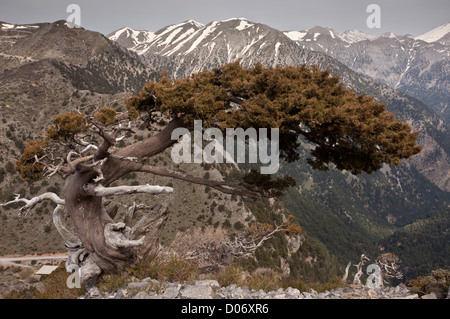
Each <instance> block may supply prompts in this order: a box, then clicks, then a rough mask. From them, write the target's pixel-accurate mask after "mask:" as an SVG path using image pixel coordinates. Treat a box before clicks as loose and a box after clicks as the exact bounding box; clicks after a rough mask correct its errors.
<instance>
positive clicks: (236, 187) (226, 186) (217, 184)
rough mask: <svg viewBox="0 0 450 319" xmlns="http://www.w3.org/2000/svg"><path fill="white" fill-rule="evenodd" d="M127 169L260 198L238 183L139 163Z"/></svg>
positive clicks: (250, 198)
mask: <svg viewBox="0 0 450 319" xmlns="http://www.w3.org/2000/svg"><path fill="white" fill-rule="evenodd" d="M129 168H130V169H131V171H137V172H145V173H151V174H154V175H159V176H166V177H171V178H175V179H179V180H183V181H186V182H190V183H194V184H199V185H205V186H210V187H212V188H215V189H217V190H218V191H221V192H222V193H226V194H231V195H239V196H241V197H243V198H246V199H249V200H256V199H258V198H259V197H260V195H259V194H258V193H255V192H251V191H249V190H248V189H247V188H246V187H245V186H243V185H242V184H238V183H229V182H225V181H215V180H210V179H205V178H201V177H196V176H192V175H188V174H185V173H181V172H177V171H172V170H169V169H165V168H161V167H156V166H151V165H144V164H140V163H130V164H129Z"/></svg>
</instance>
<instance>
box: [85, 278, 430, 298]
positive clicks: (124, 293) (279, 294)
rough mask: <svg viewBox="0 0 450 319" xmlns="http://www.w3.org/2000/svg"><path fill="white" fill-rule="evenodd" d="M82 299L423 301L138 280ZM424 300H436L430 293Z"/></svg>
mask: <svg viewBox="0 0 450 319" xmlns="http://www.w3.org/2000/svg"><path fill="white" fill-rule="evenodd" d="M79 298H80V299H419V296H418V295H417V294H415V293H411V291H410V289H409V288H408V287H406V286H405V285H403V284H400V285H399V286H397V287H384V288H380V289H369V288H366V287H362V286H359V285H349V286H348V287H345V288H337V289H333V290H330V291H328V290H327V291H324V292H320V293H319V292H317V291H315V290H313V289H310V290H309V291H308V292H301V291H300V290H298V289H295V288H291V287H289V288H286V289H283V288H280V289H278V290H275V291H269V292H265V291H263V290H254V289H249V288H248V287H245V286H244V287H238V286H236V285H235V284H232V285H229V286H226V287H221V286H220V285H219V283H218V282H217V281H216V280H197V281H196V282H195V283H194V284H192V285H188V284H180V283H162V282H159V281H157V280H154V279H150V278H146V279H143V280H135V281H133V282H131V283H129V284H128V285H127V286H126V287H123V288H120V289H118V290H117V291H114V292H100V291H99V290H98V289H97V288H94V289H91V290H90V291H89V293H87V294H85V295H83V296H81V297H79ZM422 299H436V296H435V295H434V296H433V295H432V294H430V295H426V296H422Z"/></svg>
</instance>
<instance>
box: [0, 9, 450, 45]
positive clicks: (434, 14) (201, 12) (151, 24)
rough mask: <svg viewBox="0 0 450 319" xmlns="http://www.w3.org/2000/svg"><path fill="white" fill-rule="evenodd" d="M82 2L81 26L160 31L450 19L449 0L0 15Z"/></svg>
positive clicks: (387, 27)
mask: <svg viewBox="0 0 450 319" xmlns="http://www.w3.org/2000/svg"><path fill="white" fill-rule="evenodd" d="M71 3H75V4H78V5H79V6H80V7H81V26H82V27H84V28H86V29H88V30H93V31H98V32H101V33H103V34H108V33H110V32H112V31H115V30H117V29H119V28H121V27H124V26H129V27H131V28H134V29H139V30H150V31H157V30H159V29H161V28H163V27H165V26H167V25H170V24H174V23H179V22H182V21H185V20H189V19H193V20H196V21H198V22H200V23H203V24H207V23H209V22H211V21H214V20H216V21H218V20H225V19H228V18H240V17H244V18H247V19H249V20H251V21H254V22H259V23H264V24H267V25H269V26H271V27H274V28H276V29H279V30H281V31H288V30H304V29H308V28H311V27H313V26H316V25H320V26H325V27H332V28H334V29H335V30H336V31H338V32H343V31H345V30H347V29H358V30H361V31H364V32H366V33H370V34H375V35H379V34H382V33H384V32H388V31H392V32H394V33H396V34H411V35H414V36H416V35H420V34H422V33H425V32H427V31H429V30H431V29H433V28H435V27H437V26H439V25H442V24H444V23H446V22H450V1H449V0H420V1H418V0H307V1H304V0H147V1H145V0H128V1H117V0H0V21H5V22H10V23H36V22H53V21H56V20H60V19H67V18H68V17H69V15H70V13H67V12H66V8H67V6H68V5H69V4H71ZM371 3H375V4H378V5H379V6H380V8H381V28H380V29H369V28H368V27H367V25H366V19H367V17H368V16H369V15H370V13H367V12H366V8H367V6H368V5H369V4H371Z"/></svg>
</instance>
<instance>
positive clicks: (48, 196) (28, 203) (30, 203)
mask: <svg viewBox="0 0 450 319" xmlns="http://www.w3.org/2000/svg"><path fill="white" fill-rule="evenodd" d="M44 200H51V201H53V202H54V203H55V204H57V205H65V201H64V199H61V198H60V197H59V196H58V195H56V194H55V193H51V192H48V193H44V194H41V195H39V196H36V197H33V198H32V199H26V198H20V195H19V194H16V198H15V199H14V200H12V201H9V202H7V203H4V204H0V206H7V205H10V204H14V203H21V202H22V203H25V206H22V207H21V208H20V212H23V211H25V212H26V213H25V215H26V214H28V212H29V211H30V210H31V209H32V208H33V207H34V206H36V204H38V203H40V202H42V201H44Z"/></svg>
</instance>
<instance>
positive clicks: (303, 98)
mask: <svg viewBox="0 0 450 319" xmlns="http://www.w3.org/2000/svg"><path fill="white" fill-rule="evenodd" d="M127 107H128V111H129V113H130V114H131V115H132V116H138V114H142V113H147V114H149V118H150V119H151V116H152V113H153V112H156V111H160V112H163V113H165V114H167V115H168V116H170V117H177V118H182V119H183V122H184V123H185V125H186V126H188V125H189V124H191V125H192V121H193V120H195V119H201V120H203V122H204V123H205V124H204V126H208V125H209V126H215V127H218V128H221V129H225V128H234V127H241V128H244V129H246V128H249V127H254V128H279V130H280V153H281V157H282V159H284V160H286V161H289V162H292V161H296V160H298V159H299V155H298V152H297V149H298V147H299V144H300V140H299V138H300V137H304V138H305V139H306V140H307V141H309V142H311V143H313V145H315V148H314V150H313V151H312V153H311V154H312V156H313V157H312V158H311V159H309V160H308V162H309V164H311V165H312V166H313V167H314V168H316V169H322V170H325V169H327V168H328V166H329V164H334V165H335V167H336V168H337V169H340V170H344V169H345V170H349V171H351V172H352V173H353V174H359V173H361V172H363V171H365V172H367V173H371V172H373V171H376V170H378V169H379V168H380V167H381V165H382V164H383V163H387V164H389V165H397V164H399V163H400V162H401V160H402V159H406V158H409V157H411V156H412V155H414V154H417V153H418V152H420V150H421V147H420V146H417V145H416V139H417V137H418V132H412V131H411V127H410V126H409V125H408V124H406V123H402V122H401V121H399V120H395V117H394V115H393V114H392V113H389V112H387V111H386V106H385V105H384V104H382V103H378V102H376V101H374V97H371V96H366V95H364V94H362V95H357V94H356V93H355V92H354V91H352V90H351V89H346V88H345V87H344V85H343V84H342V83H341V82H340V80H339V77H338V76H337V75H333V76H332V75H331V74H330V72H329V71H328V70H326V71H321V70H320V69H319V68H318V67H312V68H308V67H306V66H305V65H303V66H287V67H281V66H277V67H274V68H264V67H263V66H262V65H261V64H259V63H257V64H256V65H255V66H254V67H253V68H247V69H246V68H243V67H242V66H241V65H240V64H239V61H237V62H235V63H231V64H228V65H225V66H223V67H220V68H215V69H213V70H212V71H204V72H200V73H197V74H194V75H192V76H190V77H188V78H185V79H179V80H171V79H169V78H168V77H167V74H163V75H162V78H161V80H160V81H159V82H149V83H147V84H146V85H145V87H144V88H143V89H142V91H141V92H140V93H139V94H138V95H136V96H134V97H132V98H130V99H128V101H127Z"/></svg>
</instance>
